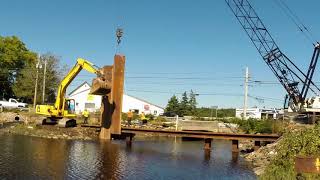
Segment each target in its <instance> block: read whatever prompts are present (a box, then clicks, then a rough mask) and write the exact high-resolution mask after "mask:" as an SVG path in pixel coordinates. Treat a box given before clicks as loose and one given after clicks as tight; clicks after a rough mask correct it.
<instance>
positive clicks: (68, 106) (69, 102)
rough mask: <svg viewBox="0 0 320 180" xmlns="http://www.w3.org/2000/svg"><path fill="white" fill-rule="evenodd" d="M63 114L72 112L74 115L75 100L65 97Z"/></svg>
mask: <svg viewBox="0 0 320 180" xmlns="http://www.w3.org/2000/svg"><path fill="white" fill-rule="evenodd" d="M64 114H69V115H70V114H74V115H75V100H74V99H65V105H64Z"/></svg>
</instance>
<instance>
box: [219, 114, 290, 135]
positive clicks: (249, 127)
mask: <svg viewBox="0 0 320 180" xmlns="http://www.w3.org/2000/svg"><path fill="white" fill-rule="evenodd" d="M221 121H222V122H224V123H233V124H238V125H239V128H240V129H241V130H242V131H244V132H245V133H249V134H254V133H282V132H283V131H284V128H285V124H284V123H285V122H282V121H279V120H273V119H263V120H260V119H254V118H249V119H247V120H242V119H239V118H229V119H221Z"/></svg>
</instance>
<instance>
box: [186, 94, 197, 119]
mask: <svg viewBox="0 0 320 180" xmlns="http://www.w3.org/2000/svg"><path fill="white" fill-rule="evenodd" d="M188 111H189V112H188V113H189V115H191V116H195V115H196V114H197V99H196V94H195V93H194V92H193V91H192V90H191V91H190V95H189V109H188Z"/></svg>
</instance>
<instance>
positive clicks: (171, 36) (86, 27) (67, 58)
mask: <svg viewBox="0 0 320 180" xmlns="http://www.w3.org/2000/svg"><path fill="white" fill-rule="evenodd" d="M283 1H285V2H287V4H288V5H289V6H290V7H291V8H292V10H294V12H295V13H296V14H297V15H298V16H299V17H300V19H302V20H303V22H304V23H305V24H306V25H307V26H308V27H309V28H310V30H311V31H312V32H313V33H314V35H315V37H317V38H320V37H319V33H317V32H319V30H320V23H318V19H317V17H318V14H317V12H318V10H319V8H318V7H320V2H319V1H317V0H308V1H298V0H294V1H293V0H291V1H289V0H283ZM250 2H252V5H253V6H254V8H255V9H256V11H257V13H258V14H259V16H260V17H261V18H262V20H263V22H264V24H265V25H266V26H267V28H268V29H269V31H270V32H271V34H272V36H273V37H274V39H275V41H276V42H277V43H278V45H279V46H280V48H281V49H282V51H283V52H285V53H286V55H287V56H289V57H290V58H291V59H292V60H293V61H294V62H295V63H296V64H297V65H298V66H299V67H301V69H303V70H305V69H306V67H307V66H308V64H309V60H310V58H311V54H312V51H313V47H312V45H311V44H310V43H309V41H308V40H307V39H306V38H305V37H304V36H302V34H301V33H300V32H299V31H298V30H297V28H296V27H295V26H294V24H293V23H292V22H291V21H290V20H289V19H288V17H287V16H286V15H285V14H284V12H283V11H281V9H280V8H279V7H277V6H276V3H275V0H271V1H250ZM1 6H2V8H1V11H0V22H1V29H0V35H2V36H9V35H16V36H18V37H20V38H21V39H22V40H23V41H24V42H25V43H26V45H27V47H28V48H29V49H31V50H33V51H35V52H39V53H46V52H51V53H54V54H56V55H58V56H60V57H61V61H62V63H64V64H68V65H69V66H72V65H73V64H74V63H75V61H76V58H77V57H82V58H85V59H88V60H89V61H91V62H93V63H94V64H96V65H98V66H103V65H109V64H112V62H113V56H114V54H115V52H116V48H115V47H116V40H115V29H116V28H117V26H118V25H121V26H122V27H123V28H124V32H125V34H124V37H123V41H122V44H121V52H122V53H123V54H125V55H126V58H127V64H126V80H125V91H126V93H127V94H130V95H134V96H137V97H139V98H142V99H146V100H148V101H151V102H153V103H155V104H159V105H161V106H165V105H166V103H167V100H168V99H169V98H170V97H171V96H172V94H173V93H176V95H178V96H180V94H181V93H182V92H184V91H190V90H191V89H193V91H195V92H196V93H199V94H200V95H199V96H198V103H199V106H213V105H218V106H219V107H242V104H243V97H242V96H241V94H243V86H241V85H242V84H243V78H242V77H243V76H244V69H245V67H246V66H248V67H249V71H250V78H251V79H252V80H263V81H271V82H277V80H276V78H275V77H274V75H273V74H272V73H271V71H270V70H269V69H268V67H267V66H266V65H265V63H264V62H263V60H262V59H261V57H260V55H259V54H258V52H257V51H256V49H255V48H254V46H253V45H252V43H251V42H250V41H249V38H248V37H247V36H246V34H245V32H244V30H243V29H242V28H241V26H240V24H239V23H238V22H237V20H236V18H235V17H234V15H233V14H232V13H231V11H230V10H229V8H228V6H227V5H226V4H225V1H224V0H215V1H212V0H202V1H193V0H184V1H179V0H176V1H172V0H158V1H150V0H135V1H132V0H131V1H129V0H126V1H125V0H108V1H106V0H91V1H85V0H68V1H65V0H54V1H48V0H47V1H44V0H29V1H21V0H1ZM92 77H93V75H90V74H88V73H81V74H80V76H79V77H77V78H76V79H75V81H74V82H73V83H72V84H71V86H70V88H69V90H72V88H75V87H76V86H77V85H78V84H80V83H81V82H83V81H88V82H90V81H91V78H92ZM314 78H315V79H314V81H319V74H317V73H316V74H315V77H314ZM249 94H250V95H251V96H262V97H265V98H263V99H264V101H263V102H262V101H257V100H256V99H254V98H250V101H249V106H250V107H251V106H260V107H261V106H266V107H272V106H276V107H281V106H282V99H283V97H284V95H285V91H284V90H283V88H282V87H281V86H280V85H274V84H273V85H259V84H252V85H251V86H250V87H249Z"/></svg>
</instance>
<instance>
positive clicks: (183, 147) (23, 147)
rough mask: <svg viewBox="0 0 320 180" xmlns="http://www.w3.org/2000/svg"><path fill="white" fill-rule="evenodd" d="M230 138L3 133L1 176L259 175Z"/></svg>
mask: <svg viewBox="0 0 320 180" xmlns="http://www.w3.org/2000/svg"><path fill="white" fill-rule="evenodd" d="M230 149H231V143H230V142H229V141H213V150H212V153H211V157H210V158H209V157H208V156H205V155H204V152H203V142H202V141H181V140H180V139H175V138H164V137H151V138H143V139H134V142H133V145H132V147H131V148H128V147H126V145H125V142H124V141H112V142H110V143H102V142H94V141H92V142H91V141H76V140H52V139H43V138H36V137H27V136H17V135H0V179H10V180H11V179H139V180H140V179H175V180H177V179H179V180H180V179H192V180H193V179H201V180H205V179H256V176H255V175H254V173H253V172H252V170H250V168H249V167H248V166H247V164H246V162H245V161H244V160H243V159H242V158H241V157H238V158H235V156H232V153H231V150H230Z"/></svg>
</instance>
